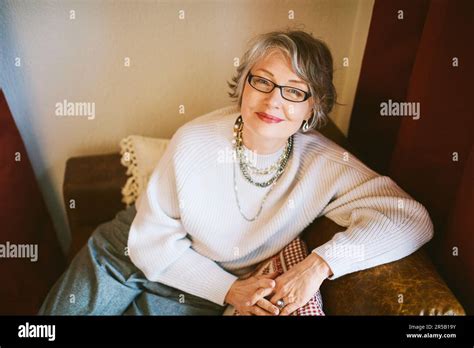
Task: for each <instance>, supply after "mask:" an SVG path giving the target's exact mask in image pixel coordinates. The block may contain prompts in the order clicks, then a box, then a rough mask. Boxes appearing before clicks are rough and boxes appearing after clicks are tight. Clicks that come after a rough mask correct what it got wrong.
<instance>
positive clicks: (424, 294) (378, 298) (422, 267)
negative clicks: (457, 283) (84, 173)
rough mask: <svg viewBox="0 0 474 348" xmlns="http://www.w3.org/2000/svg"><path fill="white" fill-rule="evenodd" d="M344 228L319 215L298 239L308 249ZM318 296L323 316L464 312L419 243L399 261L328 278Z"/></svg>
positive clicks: (327, 239) (322, 242)
mask: <svg viewBox="0 0 474 348" xmlns="http://www.w3.org/2000/svg"><path fill="white" fill-rule="evenodd" d="M343 229H344V227H341V226H339V225H337V224H335V223H334V222H333V221H332V220H330V219H328V218H326V217H321V218H318V219H316V220H315V221H314V222H313V223H312V224H311V225H310V226H308V228H306V229H305V231H303V234H302V237H303V239H304V240H305V241H306V243H307V245H308V248H309V249H310V250H312V249H314V248H315V247H317V246H319V245H322V244H324V243H325V242H327V241H329V240H331V238H332V236H333V235H334V234H335V233H337V232H340V231H341V230H343ZM321 295H322V298H323V305H324V310H325V312H326V314H327V315H466V313H465V311H464V309H463V307H462V306H461V304H460V303H459V302H458V300H457V299H456V297H455V296H454V295H453V293H452V292H451V290H450V289H449V288H448V286H447V285H446V283H445V282H444V281H443V279H442V278H441V276H440V275H439V274H438V272H437V271H436V269H435V267H434V265H433V264H432V262H431V261H430V259H429V257H428V255H427V254H426V252H425V250H424V248H423V247H422V248H421V249H419V250H418V251H416V252H414V253H413V254H411V255H409V256H407V257H405V258H403V259H400V260H397V261H394V262H390V263H386V264H383V265H380V266H377V267H372V268H369V269H366V270H362V271H358V272H354V273H351V274H347V275H345V276H342V277H340V278H338V279H334V280H329V279H327V280H325V281H324V282H323V284H322V286H321Z"/></svg>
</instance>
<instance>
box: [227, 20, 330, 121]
mask: <svg viewBox="0 0 474 348" xmlns="http://www.w3.org/2000/svg"><path fill="white" fill-rule="evenodd" d="M274 49H278V50H280V51H281V52H282V53H283V54H284V55H285V56H286V57H288V58H289V59H290V61H291V65H292V67H293V70H294V71H295V72H296V75H298V77H300V78H301V79H302V80H303V81H305V82H306V83H307V84H308V86H309V89H310V92H311V95H312V96H313V97H314V101H315V103H314V106H313V112H314V115H315V117H316V123H315V128H319V127H321V126H322V125H323V124H324V123H325V122H326V121H327V115H328V114H329V112H330V111H331V110H332V108H333V106H334V103H335V102H336V89H335V87H334V85H333V82H332V78H333V59H332V55H331V51H330V50H329V48H328V46H327V45H326V43H324V42H323V41H321V40H319V39H316V38H314V37H313V36H312V35H311V34H308V33H306V32H304V31H301V30H289V29H288V30H286V31H272V32H269V33H266V34H261V35H258V36H256V37H255V38H253V39H252V40H250V42H249V48H248V50H247V51H246V52H245V54H244V56H243V57H242V61H241V62H240V65H239V66H238V67H237V74H236V75H235V76H234V77H232V82H227V84H228V85H229V87H230V89H231V92H229V93H228V94H229V96H230V97H231V98H233V99H235V100H236V101H237V103H238V104H239V107H241V106H242V94H243V90H244V86H245V82H246V78H247V76H248V73H249V72H250V69H251V68H252V67H253V66H254V65H255V63H256V62H257V61H258V60H259V59H260V58H262V57H264V56H265V55H266V54H267V53H269V51H273V50H274ZM318 111H320V112H319V113H318Z"/></svg>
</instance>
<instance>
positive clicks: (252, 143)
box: [242, 124, 288, 155]
mask: <svg viewBox="0 0 474 348" xmlns="http://www.w3.org/2000/svg"><path fill="white" fill-rule="evenodd" d="M287 141H288V140H287V139H278V138H273V139H272V138H262V137H261V136H259V135H258V134H255V133H254V132H253V131H252V130H251V129H248V128H247V127H246V126H245V124H244V126H243V129H242V142H243V143H244V145H245V146H246V147H247V148H248V149H249V150H251V151H253V152H256V153H257V154H260V155H269V154H272V153H275V152H277V151H278V150H279V149H281V148H282V147H283V146H285V144H286V142H287Z"/></svg>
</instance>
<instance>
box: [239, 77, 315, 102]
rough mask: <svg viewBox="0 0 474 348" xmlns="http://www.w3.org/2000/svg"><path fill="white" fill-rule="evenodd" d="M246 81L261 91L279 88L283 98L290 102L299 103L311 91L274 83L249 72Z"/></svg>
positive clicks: (307, 96) (309, 95)
mask: <svg viewBox="0 0 474 348" xmlns="http://www.w3.org/2000/svg"><path fill="white" fill-rule="evenodd" d="M247 81H248V82H249V84H250V86H252V87H253V88H255V89H256V90H257V91H259V92H263V93H271V92H272V91H273V90H274V89H275V87H276V88H279V89H280V94H281V96H282V97H283V99H286V100H288V101H291V102H296V103H301V102H304V101H305V100H306V99H308V98H309V97H311V93H309V92H306V91H303V90H301V89H299V88H295V87H290V86H280V85H277V84H276V83H274V82H272V81H270V80H268V79H266V78H264V77H261V76H257V75H252V74H251V73H250V72H249V76H248V79H247Z"/></svg>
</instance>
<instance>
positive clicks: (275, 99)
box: [267, 87, 284, 106]
mask: <svg viewBox="0 0 474 348" xmlns="http://www.w3.org/2000/svg"><path fill="white" fill-rule="evenodd" d="M267 100H268V103H269V104H271V105H274V106H278V105H281V104H282V103H283V101H284V99H283V97H282V96H281V91H280V89H279V88H277V87H275V88H274V89H273V91H271V92H270V93H267Z"/></svg>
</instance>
